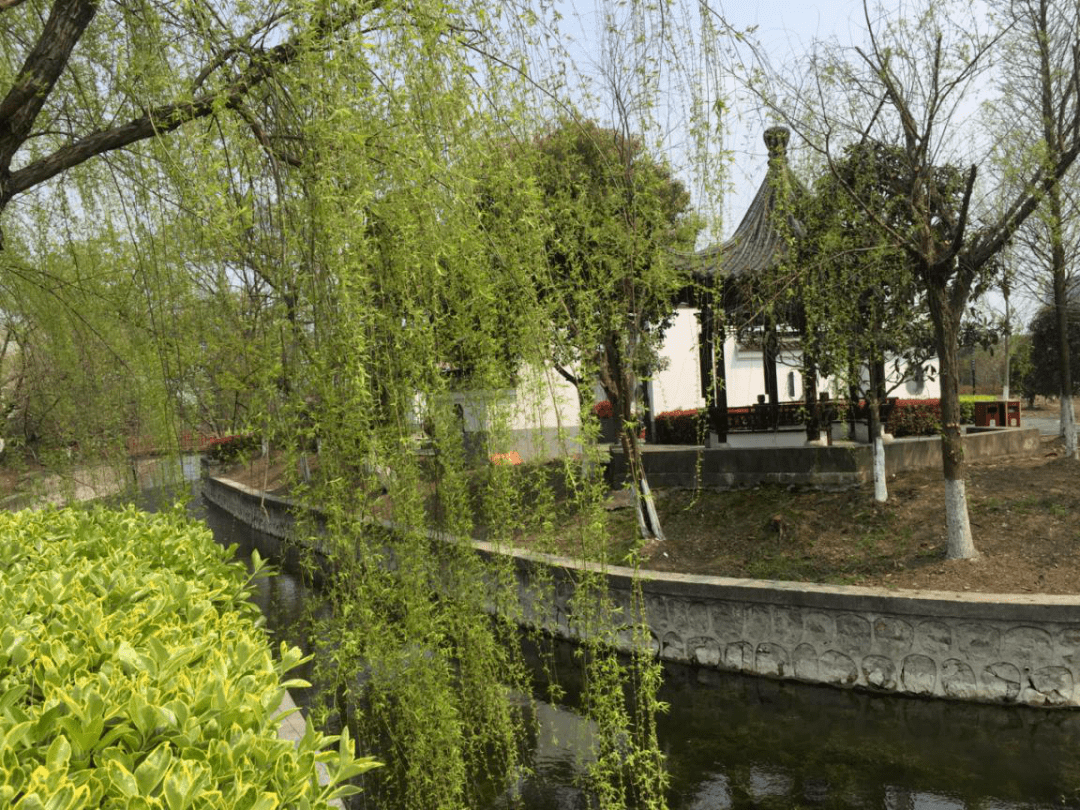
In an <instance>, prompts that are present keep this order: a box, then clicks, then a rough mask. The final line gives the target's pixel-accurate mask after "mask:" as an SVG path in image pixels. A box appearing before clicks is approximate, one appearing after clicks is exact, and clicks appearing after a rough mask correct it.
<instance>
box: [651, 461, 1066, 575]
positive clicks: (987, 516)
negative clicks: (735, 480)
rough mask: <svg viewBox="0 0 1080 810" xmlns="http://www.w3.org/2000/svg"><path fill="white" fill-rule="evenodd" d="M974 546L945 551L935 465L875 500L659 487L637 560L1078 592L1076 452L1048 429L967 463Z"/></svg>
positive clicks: (676, 567) (850, 494)
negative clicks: (1031, 440) (1065, 453)
mask: <svg viewBox="0 0 1080 810" xmlns="http://www.w3.org/2000/svg"><path fill="white" fill-rule="evenodd" d="M968 473H969V475H968V480H967V494H968V510H969V514H970V518H971V530H972V534H973V536H974V540H975V546H976V548H977V549H978V551H979V554H980V556H979V558H978V559H975V560H946V559H945V500H944V486H943V484H942V475H941V471H940V470H926V471H921V472H909V473H902V474H900V475H898V476H896V477H895V478H893V479H891V480H890V481H889V500H888V501H887V502H886V503H885V504H881V505H879V504H877V503H875V502H874V499H873V489H872V486H869V485H868V486H864V487H862V488H860V489H859V490H853V491H846V492H790V491H788V490H787V489H785V488H782V487H766V486H763V487H757V488H754V489H749V490H744V491H741V492H708V493H699V494H698V496H697V497H694V495H693V493H689V492H678V491H669V492H662V493H660V495H659V497H660V509H661V520H662V525H663V526H664V531H665V533H666V535H667V539H666V541H665V542H664V543H663V544H652V545H651V546H649V547H647V548H646V550H645V552H646V567H649V568H654V569H658V570H663V571H678V572H685V573H695V574H717V575H722V576H743V577H754V578H761V579H786V580H802V581H818V582H829V583H837V584H849V585H877V586H883V587H887V588H903V589H916V590H939V591H940V590H945V591H983V592H989V593H1018V594H1028V593H1043V594H1051V593H1053V594H1068V593H1077V592H1080V520H1078V518H1080V463H1078V462H1076V461H1073V460H1071V459H1065V458H1062V457H1061V450H1060V444H1059V442H1058V441H1057V440H1054V441H1047V442H1044V447H1043V452H1042V453H1041V454H1040V455H1039V456H1037V457H1034V458H1025V459H1008V460H1001V461H998V462H993V463H980V464H972V465H969V467H968Z"/></svg>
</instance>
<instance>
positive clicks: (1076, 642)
mask: <svg viewBox="0 0 1080 810" xmlns="http://www.w3.org/2000/svg"><path fill="white" fill-rule="evenodd" d="M204 492H205V494H206V496H207V497H208V499H209V500H211V501H212V502H213V503H215V504H217V505H219V506H221V507H222V508H224V509H226V510H227V511H229V512H230V513H232V514H233V515H234V516H236V517H237V518H239V519H240V520H242V521H244V522H246V523H248V524H249V525H252V526H253V527H255V528H256V529H258V530H260V531H262V532H265V533H268V534H270V535H272V536H276V537H279V538H284V537H287V536H288V534H289V532H290V530H291V526H292V517H291V515H290V509H291V508H292V507H291V505H290V504H289V503H288V502H287V501H284V500H281V499H278V498H272V497H264V496H263V494H262V493H260V492H258V491H256V490H251V489H249V488H248V487H245V486H244V485H242V484H239V483H237V482H234V481H229V480H227V479H220V478H218V479H211V480H210V481H209V482H208V483H207V485H206V487H205V489H204ZM475 546H476V548H477V552H478V553H480V554H483V555H493V554H499V553H503V552H502V551H500V550H497V549H494V548H492V547H491V546H489V545H488V544H485V543H482V542H476V543H475ZM511 556H512V558H513V561H514V565H515V567H516V571H517V582H518V590H519V596H520V599H521V602H522V606H523V608H524V611H523V612H524V615H525V616H526V617H529V621H530V622H531V623H532V624H534V625H536V626H538V627H541V628H543V629H544V630H546V631H549V632H551V633H553V634H555V635H557V636H559V637H562V638H568V639H574V638H575V637H576V636H577V629H576V626H575V621H574V616H573V611H572V599H571V597H572V594H573V592H574V585H575V582H577V581H578V580H579V579H580V576H581V575H582V573H583V572H584V571H586V570H591V571H597V570H598V569H597V568H596V567H593V566H582V565H580V564H578V563H575V562H574V561H572V560H569V559H565V558H559V557H551V556H546V555H537V554H528V553H524V552H513V553H512V554H511ZM602 573H603V574H604V576H605V577H606V581H607V585H608V588H609V590H610V592H611V594H612V597H613V600H614V601H615V603H616V604H617V605H619V606H620V607H621V608H622V613H621V615H623V616H626V617H633V616H636V617H639V618H641V619H643V620H644V622H645V624H646V625H647V627H648V628H649V633H650V636H651V643H652V645H653V649H654V651H655V652H656V654H657V655H659V656H660V657H661V658H662V659H664V660H669V661H678V662H683V663H690V664H696V665H699V666H703V667H711V668H716V669H722V670H728V671H734V672H744V673H748V674H754V675H760V676H766V677H771V678H782V679H791V680H797V681H803V682H807V683H818V684H830V685H834V686H841V687H854V688H862V689H866V690H870V691H875V692H879V693H883V694H895V695H911V696H925V697H940V698H950V699H956V700H967V701H979V702H988V703H1015V704H1026V705H1030V706H1047V707H1075V706H1078V705H1080V688H1078V685H1077V680H1078V677H1080V597H1073V596H1019V595H1017V596H1013V595H996V594H966V593H965V594H958V593H949V592H931V591H891V590H887V589H882V588H861V587H846V586H826V585H814V584H805V583H792V582H771V581H758V580H746V579H729V578H723V577H704V576H693V575H687V574H667V573H661V572H653V571H642V572H637V573H635V572H634V571H631V570H630V569H626V568H617V567H606V568H604V569H603V571H602ZM621 638H622V639H623V641H622V644H623V645H624V646H628V645H629V644H630V643H631V633H630V632H629V627H627V628H626V632H624V633H622V634H621Z"/></svg>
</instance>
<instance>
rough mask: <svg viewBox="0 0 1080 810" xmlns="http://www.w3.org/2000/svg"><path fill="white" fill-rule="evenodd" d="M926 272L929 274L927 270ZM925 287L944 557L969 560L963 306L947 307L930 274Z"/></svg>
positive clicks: (945, 296)
mask: <svg viewBox="0 0 1080 810" xmlns="http://www.w3.org/2000/svg"><path fill="white" fill-rule="evenodd" d="M926 275H927V276H930V273H927V274H926ZM927 289H928V292H929V296H928V300H929V304H930V318H931V320H932V321H933V323H934V342H935V344H936V347H935V348H936V349H937V353H938V365H939V369H940V374H939V379H940V381H941V427H942V431H941V466H942V471H943V473H944V476H945V525H946V531H947V536H948V546H947V553H946V556H947V557H948V558H949V559H950V560H955V559H970V558H973V557H978V556H979V553H978V551H976V550H975V541H974V540H973V539H972V536H971V521H970V520H969V518H968V507H967V491H966V489H965V484H964V474H965V464H964V439H963V434H962V432H961V429H960V367H959V366H960V362H959V357H958V355H959V352H958V350H957V346H958V344H959V338H960V313H961V312H963V306H962V305H961V306H960V307H959V311H955V310H954V309H953V307H951V306H950V301H949V293H948V289H947V287H946V286H945V283H944V281H941V282H940V283H938V279H935V278H933V277H932V276H931V277H930V278H929V279H928V283H927ZM963 303H965V302H961V304H963Z"/></svg>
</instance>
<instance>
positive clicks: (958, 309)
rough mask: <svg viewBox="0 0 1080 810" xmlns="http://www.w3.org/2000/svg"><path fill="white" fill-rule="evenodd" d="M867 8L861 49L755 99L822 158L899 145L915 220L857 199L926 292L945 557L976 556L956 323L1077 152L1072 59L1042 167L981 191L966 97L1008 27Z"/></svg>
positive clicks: (1035, 142)
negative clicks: (1053, 139) (900, 223)
mask: <svg viewBox="0 0 1080 810" xmlns="http://www.w3.org/2000/svg"><path fill="white" fill-rule="evenodd" d="M864 9H865V14H864V18H865V24H866V33H867V38H866V42H865V43H864V44H862V45H856V46H853V47H850V48H840V47H839V46H837V47H834V48H822V49H820V50H819V51H818V52H817V53H815V54H814V55H813V56H812V58H811V61H810V64H809V66H808V68H809V69H808V70H806V71H805V72H803V73H801V74H799V76H798V77H797V78H796V79H794V80H790V81H787V82H784V81H783V80H780V79H778V80H777V81H778V83H777V84H773V85H771V86H770V87H768V88H766V87H764V86H762V97H763V98H764V99H765V100H766V101H767V102H768V103H770V104H772V105H773V106H774V109H775V111H776V112H777V114H779V115H782V116H784V117H785V120H786V121H787V122H788V123H789V124H790V125H791V126H792V128H793V129H795V130H796V131H797V132H798V133H799V134H800V135H801V136H802V137H803V139H804V140H805V142H806V143H807V144H809V145H810V146H811V148H812V149H814V150H815V151H816V152H817V153H818V154H820V155H821V156H822V157H823V158H824V159H825V160H826V161H827V162H828V163H829V164H830V165H832V164H834V163H835V162H836V160H838V159H839V157H840V154H841V153H840V151H839V150H841V149H842V148H843V147H844V146H845V145H846V144H849V143H853V142H859V141H863V140H865V139H867V138H872V139H874V140H876V141H878V142H880V143H883V144H886V145H888V146H890V147H895V148H896V150H897V156H898V160H899V171H900V175H899V178H898V179H899V181H900V182H899V184H898V186H897V195H898V196H899V198H900V200H902V202H903V205H904V206H905V208H906V209H907V210H906V212H905V216H904V221H905V222H907V223H910V225H909V227H906V228H897V227H895V226H894V225H893V224H892V223H890V222H889V221H887V220H886V219H885V218H884V217H882V216H880V214H879V212H878V211H877V210H876V209H875V208H874V206H873V203H872V201H871V200H868V199H864V198H862V197H860V195H858V194H857V193H856V194H854V195H853V197H854V199H856V200H857V201H859V204H860V205H861V206H862V207H863V209H864V210H865V212H866V213H867V216H868V218H869V220H870V221H871V222H872V223H873V226H874V227H875V228H876V229H877V230H878V231H879V232H880V234H881V238H882V239H883V240H885V241H888V242H889V243H891V244H892V245H893V247H894V248H896V249H897V250H899V251H902V252H903V253H905V254H906V255H907V257H908V259H909V261H910V262H911V268H912V272H913V273H914V275H915V277H916V279H917V280H918V283H919V286H920V288H921V290H922V292H923V293H924V294H925V296H926V301H927V306H928V308H929V311H930V318H931V322H932V324H933V329H934V343H935V350H936V354H937V357H938V362H939V376H940V381H941V410H942V422H943V432H942V471H943V474H944V479H945V489H946V525H947V536H948V551H947V554H948V556H949V557H950V558H960V557H974V556H977V551H976V549H975V545H974V541H973V539H972V535H971V526H970V521H969V518H968V509H967V496H966V490H965V480H964V477H965V474H966V467H965V463H964V446H963V435H962V429H961V426H960V399H959V382H960V368H959V362H958V340H959V335H960V326H961V319H962V317H963V315H964V313H965V311H966V310H967V307H968V303H969V301H970V300H971V297H972V294H973V292H974V291H976V290H977V289H978V288H979V287H980V286H981V285H982V284H983V283H984V282H986V281H987V278H986V277H987V276H988V275H989V273H990V270H991V261H992V260H993V259H994V257H995V256H997V255H998V254H999V253H1000V251H1001V250H1002V249H1003V248H1004V247H1005V246H1006V245H1007V244H1008V242H1009V241H1010V240H1011V239H1012V238H1013V236H1014V235H1015V234H1016V231H1017V229H1018V228H1019V227H1020V226H1021V225H1022V224H1023V222H1024V221H1025V220H1026V219H1027V218H1028V217H1030V216H1031V215H1032V214H1033V213H1034V212H1035V211H1036V210H1037V209H1038V207H1039V205H1040V203H1041V202H1042V201H1043V200H1044V198H1045V197H1046V195H1047V194H1048V193H1049V192H1050V190H1051V189H1052V188H1053V187H1054V186H1055V184H1057V183H1058V182H1059V181H1060V180H1061V179H1062V178H1063V177H1064V176H1065V174H1066V173H1067V172H1068V171H1069V169H1070V167H1071V166H1072V165H1073V163H1074V162H1075V160H1076V157H1077V154H1080V62H1074V63H1072V64H1071V66H1069V67H1068V68H1067V69H1066V72H1065V73H1064V74H1063V75H1062V76H1061V77H1060V79H1059V81H1060V84H1059V87H1060V88H1061V95H1060V98H1059V101H1058V106H1059V107H1060V109H1061V110H1063V111H1064V115H1063V119H1062V120H1063V121H1064V122H1065V125H1064V126H1063V127H1062V130H1061V136H1062V138H1061V141H1060V143H1059V148H1058V149H1057V150H1056V151H1055V152H1054V154H1053V155H1052V156H1050V157H1048V158H1047V159H1045V160H1041V161H1026V160H1023V159H1022V157H1021V156H1019V155H1018V156H1017V160H1018V161H1019V164H1020V165H1023V166H1026V167H1030V168H1029V169H1028V170H1027V172H1026V173H1025V174H1024V176H1023V177H1022V182H1019V183H1017V184H1016V185H1014V186H1009V187H1005V186H998V187H996V188H993V187H991V188H986V189H982V188H979V187H977V182H978V181H979V179H980V176H981V175H980V165H985V164H986V163H987V162H988V160H989V156H988V155H987V154H977V153H974V152H973V149H974V148H976V147H977V146H978V145H980V144H981V143H982V141H981V140H980V139H978V138H977V137H976V134H977V133H972V132H970V131H965V123H967V122H968V121H969V120H970V119H969V117H968V116H967V115H966V107H965V105H968V104H973V103H974V93H975V85H976V83H978V82H979V81H981V80H982V79H984V78H985V77H986V75H987V71H988V70H989V69H990V68H991V66H992V64H993V61H992V60H993V56H994V54H995V53H997V50H996V49H998V48H999V47H1000V45H1001V40H1002V31H1001V30H1000V29H995V28H993V27H992V26H991V24H990V23H988V22H987V21H986V18H985V16H984V15H981V14H979V13H978V12H977V11H976V10H974V9H972V8H970V7H968V6H966V5H964V4H962V3H945V4H942V3H935V4H932V5H931V4H924V5H921V6H919V7H918V8H910V9H905V10H904V11H903V12H891V13H890V12H888V11H882V12H881V13H880V14H872V13H871V10H870V7H869V5H868V4H864ZM807 82H808V83H809V84H810V85H811V86H810V87H807V86H805V83H807ZM1027 136H1028V137H1027V138H1026V143H1027V144H1028V146H1029V148H1030V147H1034V148H1035V149H1036V150H1037V151H1045V150H1043V149H1042V146H1041V144H1042V141H1043V133H1042V131H1041V128H1040V129H1029V130H1027ZM950 165H953V166H965V167H966V168H964V169H963V171H962V172H961V173H960V175H959V177H958V178H957V180H958V182H957V184H956V185H955V189H954V188H953V187H952V184H950V188H949V191H948V193H942V190H941V189H940V188H939V185H940V177H941V172H942V171H944V170H945V167H947V166H950ZM976 209H979V210H976ZM976 222H978V223H979V224H975V223H976Z"/></svg>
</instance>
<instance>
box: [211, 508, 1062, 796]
mask: <svg viewBox="0 0 1080 810" xmlns="http://www.w3.org/2000/svg"><path fill="white" fill-rule="evenodd" d="M200 517H203V518H204V519H205V520H206V522H207V523H208V525H209V526H210V527H211V529H212V530H213V531H214V534H215V537H216V538H217V539H218V541H219V542H221V543H225V544H232V543H236V544H237V545H238V547H239V551H238V553H239V554H241V555H247V556H250V553H251V550H252V549H253V548H260V550H261V551H263V552H265V550H266V549H267V548H268V545H269V547H270V548H271V550H272V549H273V548H274V547H276V543H275V542H274V541H272V540H271V539H269V538H265V537H261V536H259V535H258V534H257V533H256V532H254V531H253V530H252V529H251V528H250V527H248V526H246V525H244V524H242V523H239V522H238V521H236V520H235V519H233V518H232V517H231V516H230V515H229V514H227V513H225V512H223V511H222V510H220V509H218V508H217V507H215V506H213V505H205V506H203V507H202V508H201V511H200ZM283 568H284V570H283V571H282V572H281V573H280V574H279V575H278V576H276V577H274V578H272V579H269V580H261V581H260V582H259V583H258V590H257V592H256V593H255V594H254V595H253V599H254V600H255V601H256V602H257V603H258V604H259V606H260V608H261V609H262V610H263V612H264V614H265V615H266V618H267V625H268V627H269V629H270V630H271V632H272V633H273V634H274V636H275V637H276V639H280V640H284V641H287V642H289V643H291V644H296V645H298V646H301V647H303V646H304V643H305V637H306V632H305V629H304V627H303V624H302V622H303V616H304V609H303V608H304V605H305V603H306V602H307V601H308V600H310V599H312V598H317V594H312V593H309V592H308V591H307V590H306V588H305V586H304V584H303V582H302V581H301V579H300V578H299V577H298V576H296V575H294V574H293V573H290V570H289V566H288V565H287V564H286V565H284V566H283ZM552 654H553V656H554V657H553V659H552V660H553V661H554V669H555V671H557V672H558V673H559V678H560V683H561V684H562V686H563V687H564V688H566V690H567V692H566V697H565V700H564V701H562V702H561V703H560V704H558V705H555V704H552V703H549V702H547V701H545V700H542V699H540V696H541V695H543V694H546V690H545V689H544V688H543V684H542V683H539V681H538V682H537V703H536V705H537V710H536V714H537V721H538V723H537V725H538V727H537V729H536V732H535V743H534V745H533V750H532V756H533V762H532V763H531V764H532V766H533V768H534V771H535V777H531V778H530V779H529V780H528V781H527V782H526V783H524V784H521V785H518V786H516V787H515V791H516V794H517V795H520V796H522V797H524V799H525V803H526V806H527V807H528V808H529V810H579V808H587V807H589V806H590V803H589V801H588V797H586V796H584V795H583V794H582V793H581V791H580V790H579V789H578V788H577V787H576V782H577V780H576V778H575V777H576V775H577V774H578V773H579V771H580V768H581V766H582V758H583V757H585V756H587V754H586V753H584V752H587V750H588V747H589V744H588V743H589V738H590V728H589V726H588V724H587V723H586V722H585V721H583V720H582V719H581V718H580V717H579V716H578V715H577V714H576V713H575V711H574V701H575V695H576V689H575V683H574V674H575V672H576V669H577V664H576V663H575V659H574V658H573V656H572V655H571V654H570V651H569V649H568V648H566V647H556V648H555V649H554V650H553V651H552ZM536 671H537V678H539V677H540V672H541V668H540V667H539V666H537V668H536ZM296 697H297V698H298V701H299V702H301V703H303V695H297V696H296ZM661 699H662V700H664V701H665V702H666V703H667V704H669V706H670V710H669V711H668V712H667V713H666V714H665V715H663V716H662V717H661V719H660V727H659V732H660V741H661V746H662V748H663V750H664V752H665V754H666V756H667V760H668V767H669V770H670V773H671V777H672V784H671V789H670V794H669V804H670V807H671V808H672V810H706V809H708V810H727V809H728V808H731V809H732V810H796V809H797V808H843V809H846V808H866V810H1047V809H1048V808H1080V712H1078V711H1075V710H1056V711H1055V710H1037V709H1031V708H1022V707H1009V708H1006V707H1001V706H980V705H974V704H963V703H953V702H946V701H938V700H919V699H911V698H902V697H895V696H892V697H882V696H876V695H870V694H864V693H857V692H853V691H846V690H839V689H832V688H828V687H815V686H806V685H801V684H794V683H782V682H777V681H770V680H765V679H760V678H751V677H746V676H741V675H734V674H726V673H721V672H717V671H713V670H706V669H699V668H692V667H682V666H670V667H667V668H666V683H665V686H664V687H663V692H662V694H661ZM504 804H505V801H504V802H496V804H495V805H494V806H496V807H502V806H504ZM360 806H362V805H360Z"/></svg>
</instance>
